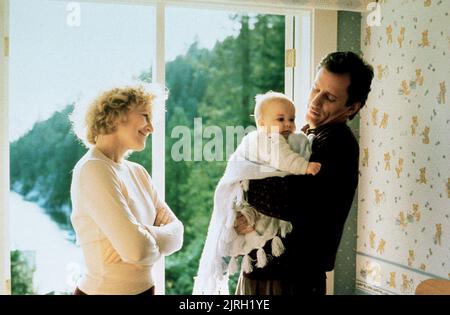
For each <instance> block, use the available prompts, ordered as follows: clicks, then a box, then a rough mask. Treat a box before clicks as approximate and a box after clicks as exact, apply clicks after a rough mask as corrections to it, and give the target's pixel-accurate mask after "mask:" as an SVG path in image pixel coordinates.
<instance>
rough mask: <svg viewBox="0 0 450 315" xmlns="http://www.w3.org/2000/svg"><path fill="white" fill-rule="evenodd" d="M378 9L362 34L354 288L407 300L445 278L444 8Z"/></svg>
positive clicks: (447, 42)
mask: <svg viewBox="0 0 450 315" xmlns="http://www.w3.org/2000/svg"><path fill="white" fill-rule="evenodd" d="M380 5H381V17H382V19H381V25H379V26H368V24H367V23H362V26H361V28H362V33H361V34H362V36H361V41H362V43H361V47H362V51H363V54H364V57H365V59H366V60H367V61H368V62H369V63H371V64H372V65H373V67H374V72H375V77H374V81H373V84H372V91H371V94H370V96H369V99H368V101H367V104H366V107H365V108H363V109H362V110H361V120H360V150H361V152H360V180H359V190H358V194H359V195H358V228H357V230H358V240H357V261H356V268H357V270H356V287H357V289H359V290H362V291H364V293H371V294H414V290H415V288H416V286H417V285H418V284H419V283H420V282H421V281H422V280H425V279H428V278H443V279H450V218H449V216H450V163H449V155H450V132H449V130H450V99H449V95H448V94H447V87H448V86H449V84H450V27H449V21H450V17H449V12H450V1H447V0H445V1H444V0H395V1H394V0H384V1H380ZM368 14H369V13H365V14H363V21H365V19H367V16H368Z"/></svg>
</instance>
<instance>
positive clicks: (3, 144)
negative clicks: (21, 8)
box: [0, 0, 11, 295]
mask: <svg viewBox="0 0 450 315" xmlns="http://www.w3.org/2000/svg"><path fill="white" fill-rule="evenodd" d="M8 39H9V0H3V1H0V174H1V175H0V295H7V294H11V271H10V270H11V268H10V253H9V248H10V247H9V211H8V209H9V135H8V128H9V125H8V117H9V114H8V91H9V82H8V81H9V70H8V65H9V62H8V56H7V55H8V54H9V52H8V50H9V47H8V46H9V45H8V42H7V40H8Z"/></svg>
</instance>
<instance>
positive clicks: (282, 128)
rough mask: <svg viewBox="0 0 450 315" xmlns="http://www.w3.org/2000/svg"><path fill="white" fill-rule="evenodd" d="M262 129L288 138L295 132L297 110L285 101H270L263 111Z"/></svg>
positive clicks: (260, 124)
mask: <svg viewBox="0 0 450 315" xmlns="http://www.w3.org/2000/svg"><path fill="white" fill-rule="evenodd" d="M259 126H260V127H263V128H266V130H267V132H269V133H272V132H278V133H280V134H282V135H283V136H284V137H285V138H287V137H288V136H289V135H290V134H291V133H293V132H294V131H295V108H294V105H292V104H291V103H290V102H288V101H285V100H279V99H274V100H269V101H267V102H266V103H265V104H264V105H263V107H262V110H261V119H260V123H259Z"/></svg>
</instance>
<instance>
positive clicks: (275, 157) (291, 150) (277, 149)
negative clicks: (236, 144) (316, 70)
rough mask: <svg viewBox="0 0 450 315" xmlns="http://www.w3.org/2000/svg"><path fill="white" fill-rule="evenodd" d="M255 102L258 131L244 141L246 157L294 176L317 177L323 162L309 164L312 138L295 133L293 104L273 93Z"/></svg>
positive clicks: (266, 94) (282, 95) (268, 93)
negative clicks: (307, 175)
mask: <svg viewBox="0 0 450 315" xmlns="http://www.w3.org/2000/svg"><path fill="white" fill-rule="evenodd" d="M255 99H256V105H255V121H256V126H257V130H256V131H254V132H250V133H249V134H248V135H246V136H245V137H244V138H243V140H242V145H243V147H244V155H245V158H246V159H248V160H249V161H252V162H255V163H258V164H261V165H262V166H271V167H272V168H275V169H277V170H280V171H284V172H289V173H292V174H295V175H304V174H310V175H316V174H317V173H318V172H319V170H320V166H321V165H320V163H316V162H309V157H310V155H311V142H312V140H313V135H311V136H309V137H307V136H306V135H305V134H304V133H299V134H294V131H295V107H294V103H293V102H292V101H291V100H290V99H289V98H288V97H287V96H286V95H284V94H282V93H277V92H272V91H270V92H267V93H265V94H259V95H257V96H256V98H255Z"/></svg>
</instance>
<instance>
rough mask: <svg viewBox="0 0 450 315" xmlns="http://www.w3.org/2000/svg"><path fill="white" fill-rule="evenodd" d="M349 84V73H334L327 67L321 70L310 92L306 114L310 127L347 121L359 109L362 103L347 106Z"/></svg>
mask: <svg viewBox="0 0 450 315" xmlns="http://www.w3.org/2000/svg"><path fill="white" fill-rule="evenodd" d="M349 85H350V76H349V75H348V74H336V73H332V72H329V71H328V70H326V69H325V68H321V69H320V70H319V72H318V73H317V76H316V79H315V81H314V84H313V86H312V88H311V92H310V94H309V101H308V109H307V111H306V116H305V118H306V121H307V122H308V123H309V126H310V128H316V127H319V126H321V125H324V124H327V123H331V122H345V121H346V120H347V119H348V117H349V116H351V115H352V114H353V113H355V112H356V111H357V110H358V109H359V106H360V103H354V104H353V105H352V106H346V103H347V100H348V93H347V88H348V87H349Z"/></svg>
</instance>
